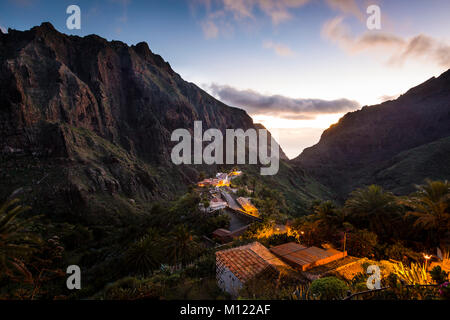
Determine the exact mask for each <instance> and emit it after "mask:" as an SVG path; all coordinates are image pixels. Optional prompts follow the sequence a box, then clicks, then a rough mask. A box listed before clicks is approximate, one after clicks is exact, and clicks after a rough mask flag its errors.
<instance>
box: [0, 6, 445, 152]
mask: <svg viewBox="0 0 450 320" xmlns="http://www.w3.org/2000/svg"><path fill="white" fill-rule="evenodd" d="M402 3H405V2H404V1H397V2H396V3H395V4H394V3H389V2H386V1H379V0H377V1H370V2H368V1H365V0H361V1H352V0H349V1H348V0H347V1H340V0H300V1H278V2H277V1H266V2H262V1H261V2H260V1H248V0H239V1H234V2H233V1H231V2H230V1H228V0H184V1H174V0H171V1H152V2H151V3H143V2H139V1H131V0H106V1H95V2H92V3H91V2H87V1H77V3H76V4H77V5H78V6H79V7H80V8H81V12H82V24H81V29H80V30H69V29H67V27H66V19H67V17H68V14H66V8H67V6H68V5H70V4H72V3H71V2H70V1H60V2H58V4H56V5H55V4H50V3H47V2H42V1H36V0H9V1H6V2H4V3H2V4H0V28H2V29H7V28H12V29H16V30H28V29H30V28H32V27H33V26H36V25H40V24H41V23H42V22H43V21H49V22H50V23H51V24H52V25H54V26H55V28H56V29H57V30H58V31H60V32H62V33H65V34H71V35H78V36H86V35H89V34H96V35H99V36H101V37H103V38H105V39H107V40H109V41H112V40H119V41H122V42H124V43H127V44H128V45H135V44H137V43H139V42H142V41H145V42H147V43H148V44H149V47H150V48H151V49H152V51H153V52H155V53H157V54H160V55H161V56H162V57H163V58H164V60H166V61H168V62H169V63H170V64H171V66H172V68H173V69H174V70H175V71H176V72H177V73H179V74H180V75H181V77H182V78H183V79H185V80H187V81H190V82H193V83H195V84H196V85H197V86H199V87H200V88H202V89H203V90H205V91H206V92H208V93H209V94H211V95H212V96H214V97H215V98H217V99H218V100H220V101H222V102H224V103H226V104H227V105H229V106H232V107H237V108H240V109H243V110H245V111H247V113H248V114H249V115H250V116H251V117H252V119H253V120H254V122H255V123H261V124H263V125H264V126H265V127H266V128H267V129H269V130H270V131H271V132H273V133H274V132H276V133H277V134H276V135H277V136H278V139H279V143H280V146H281V147H282V149H283V151H284V152H285V153H286V155H287V156H288V157H289V158H290V159H292V158H295V157H297V156H298V155H299V154H301V152H302V151H303V150H304V149H305V148H307V147H311V146H313V145H315V144H316V143H317V142H318V141H319V139H320V137H321V135H322V133H323V132H324V131H325V130H326V129H328V128H329V127H330V126H331V125H332V124H335V123H337V122H338V120H339V119H340V118H341V117H342V116H344V115H345V114H346V113H347V112H352V111H356V110H359V109H361V107H362V106H366V105H367V106H369V105H376V104H379V103H382V102H384V101H386V100H391V99H395V98H396V97H398V96H399V95H400V94H403V93H405V92H406V91H407V90H409V89H410V88H412V87H415V86H417V85H419V84H421V83H423V82H425V81H426V80H428V79H430V78H432V77H437V76H439V75H440V74H442V73H443V72H445V71H446V70H447V69H449V67H450V49H449V48H450V46H449V43H450V41H449V40H450V39H449V38H448V36H447V35H446V34H445V30H446V29H448V28H444V26H449V24H450V23H449V21H448V19H446V16H445V14H443V12H444V11H445V8H446V7H448V8H449V9H450V4H448V3H447V4H444V7H442V3H441V1H437V0H435V1H429V2H427V4H424V3H421V2H420V1H408V2H407V5H404V4H402ZM369 4H370V5H372V4H376V5H378V6H379V7H380V9H381V30H368V28H367V26H366V20H367V18H368V17H369V16H370V15H369V14H366V8H367V7H368V5H369ZM438 4H439V5H440V7H438ZM437 8H439V10H436V9H437ZM162 30H163V31H162ZM180 47H181V48H186V49H185V50H180V49H179V48H180ZM261 66H264V68H261ZM342 75H345V81H342V78H343V77H342Z"/></svg>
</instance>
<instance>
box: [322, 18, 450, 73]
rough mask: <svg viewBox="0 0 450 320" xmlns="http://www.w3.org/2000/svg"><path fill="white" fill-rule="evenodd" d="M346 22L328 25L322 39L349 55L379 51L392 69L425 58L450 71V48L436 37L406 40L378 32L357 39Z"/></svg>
mask: <svg viewBox="0 0 450 320" xmlns="http://www.w3.org/2000/svg"><path fill="white" fill-rule="evenodd" d="M343 20H344V19H343V17H337V18H335V19H332V20H330V21H328V22H327V23H325V25H324V26H323V29H322V35H323V36H324V37H325V38H326V39H328V40H330V41H332V42H334V43H336V44H338V45H339V46H340V47H341V48H342V49H343V50H345V51H347V52H348V53H351V54H356V53H360V52H363V51H365V52H369V51H373V52H375V51H377V50H379V51H382V53H383V56H384V57H385V56H386V54H387V55H388V61H387V63H388V64H391V65H402V64H403V63H404V62H406V61H407V60H408V59H411V58H425V59H428V61H432V62H434V63H435V64H437V65H439V66H443V67H446V68H448V67H450V46H449V45H448V44H446V43H444V42H442V41H439V40H437V39H435V38H433V37H430V36H427V35H424V34H419V35H417V36H415V37H413V38H410V39H403V38H401V37H399V36H396V35H394V34H391V33H384V32H375V31H371V32H366V33H364V34H362V35H361V36H354V35H353V34H352V33H351V31H350V29H349V27H348V26H347V25H346V24H345V23H344V21H343Z"/></svg>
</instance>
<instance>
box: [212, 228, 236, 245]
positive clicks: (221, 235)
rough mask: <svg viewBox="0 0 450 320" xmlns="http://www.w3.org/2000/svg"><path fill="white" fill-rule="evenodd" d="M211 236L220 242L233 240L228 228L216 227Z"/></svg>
mask: <svg viewBox="0 0 450 320" xmlns="http://www.w3.org/2000/svg"><path fill="white" fill-rule="evenodd" d="M212 237H213V239H214V240H216V241H218V242H220V243H228V242H231V241H233V237H232V236H231V232H230V230H227V229H222V228H220V229H217V230H216V231H214V232H213V233H212Z"/></svg>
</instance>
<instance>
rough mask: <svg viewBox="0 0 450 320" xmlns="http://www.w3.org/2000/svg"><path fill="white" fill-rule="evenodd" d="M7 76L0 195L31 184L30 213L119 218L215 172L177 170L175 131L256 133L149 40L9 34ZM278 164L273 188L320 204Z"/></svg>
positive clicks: (299, 176) (2, 83)
mask: <svg viewBox="0 0 450 320" xmlns="http://www.w3.org/2000/svg"><path fill="white" fill-rule="evenodd" d="M0 70H1V73H0V136H1V137H2V138H1V139H0V162H1V163H2V166H1V167H2V168H4V169H3V170H1V171H0V177H2V179H1V180H2V182H3V183H0V197H2V198H5V197H7V196H8V195H9V194H10V193H11V192H12V191H14V190H15V189H19V188H24V189H25V190H29V191H28V192H25V193H24V196H25V197H26V199H25V200H27V202H28V203H29V204H30V205H32V206H33V208H36V210H44V211H52V212H54V214H55V216H57V217H59V218H61V219H67V218H68V216H70V217H77V216H79V215H81V216H83V219H85V220H86V221H89V223H104V222H105V221H107V223H119V222H120V221H123V222H124V221H127V219H128V216H129V213H130V212H145V211H147V210H149V207H150V206H151V205H152V203H154V202H155V201H158V200H161V199H171V198H172V199H173V198H175V197H176V196H179V195H180V194H181V193H183V192H186V191H187V190H188V185H190V184H192V183H193V182H195V181H196V179H197V178H198V176H199V171H203V170H204V171H206V172H210V173H212V172H215V171H217V170H218V166H189V165H182V166H175V165H173V164H172V162H171V160H170V153H171V148H172V147H173V146H174V145H175V143H174V142H172V141H171V140H170V137H171V133H172V132H173V130H175V129H178V128H186V129H188V130H189V131H191V133H192V131H193V124H194V121H197V120H198V121H202V123H203V128H204V129H207V128H218V129H220V130H222V131H224V130H226V129H229V128H230V129H231V128H232V129H237V128H240V129H244V130H247V129H249V128H260V125H259V124H254V123H253V120H252V119H251V117H250V116H249V115H248V114H247V113H246V112H245V111H244V110H241V109H238V108H233V107H229V106H227V105H226V104H224V103H222V102H220V101H218V100H216V99H215V98H214V97H212V96H211V95H209V94H208V93H206V92H205V91H203V90H202V89H200V88H199V87H197V86H196V85H195V84H192V83H189V82H186V81H184V80H183V79H182V78H181V76H180V75H178V74H177V73H176V72H175V71H173V70H172V68H171V66H170V64H169V63H167V62H166V61H164V59H163V58H162V57H161V56H159V55H156V54H154V53H153V52H152V51H151V50H150V48H149V46H148V44H147V43H144V42H140V43H138V44H136V45H134V46H128V45H127V44H125V43H123V42H119V41H107V40H106V39H103V38H101V37H99V36H97V35H89V36H86V37H83V38H81V37H78V36H69V35H65V34H63V33H60V32H58V31H57V30H56V29H55V28H54V27H53V26H52V25H51V24H50V23H43V24H41V26H38V27H34V28H32V29H30V30H27V31H17V30H12V29H9V31H8V33H7V34H1V35H0ZM280 157H281V159H282V160H281V162H282V163H281V166H280V167H281V170H282V171H283V172H282V173H281V175H280V178H279V179H278V177H275V178H273V179H270V180H271V182H272V183H273V184H274V187H279V188H281V189H283V190H284V191H285V192H288V193H290V194H291V199H292V201H294V202H296V201H299V199H300V198H301V199H302V200H301V201H307V200H308V199H310V197H318V195H317V194H318V193H320V191H317V190H318V189H321V187H320V186H319V187H318V189H317V185H316V184H314V182H312V183H313V184H314V191H312V192H304V193H303V191H296V190H293V189H292V185H297V186H301V187H303V188H304V190H305V191H307V189H308V187H307V185H306V184H307V183H309V182H307V179H306V178H305V175H304V172H303V170H302V169H301V168H295V169H293V168H291V167H290V166H289V165H288V164H287V162H286V163H285V160H287V158H286V157H285V155H284V153H283V152H282V151H281V153H280ZM284 159H285V160H284ZM282 177H289V179H284V178H282ZM277 179H278V180H277ZM5 181H7V182H5ZM316 191H317V192H316ZM67 204H70V207H69V208H67ZM67 212H69V214H68V213H67Z"/></svg>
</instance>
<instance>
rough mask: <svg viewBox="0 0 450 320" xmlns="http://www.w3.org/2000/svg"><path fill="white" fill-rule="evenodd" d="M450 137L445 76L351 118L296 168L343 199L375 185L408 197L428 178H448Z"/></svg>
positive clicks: (448, 78) (449, 87) (448, 77)
mask: <svg viewBox="0 0 450 320" xmlns="http://www.w3.org/2000/svg"><path fill="white" fill-rule="evenodd" d="M449 136H450V71H447V72H446V73H444V74H442V75H441V76H440V77H439V78H432V79H430V80H428V81H427V82H425V83H423V84H422V85H420V86H418V87H415V88H413V89H411V90H410V91H408V92H407V93H406V94H404V95H402V96H401V97H399V98H398V99H397V100H395V101H388V102H385V103H383V104H380V105H376V106H370V107H364V108H363V109H362V110H360V111H355V112H351V113H348V114H347V115H346V116H345V117H343V118H342V119H341V120H340V121H339V123H337V124H336V125H334V126H332V127H331V128H329V129H328V130H326V131H325V132H324V133H323V135H322V138H321V140H320V142H319V143H318V144H317V145H315V146H313V147H311V148H308V149H306V150H305V151H304V152H303V153H302V154H301V155H300V156H299V157H298V158H296V159H295V160H294V163H297V164H299V165H301V166H303V167H305V168H306V169H307V170H308V171H309V172H311V173H312V174H313V175H314V176H315V177H317V178H319V180H320V181H322V182H323V183H325V184H327V185H329V186H331V187H332V188H334V189H335V190H337V191H339V192H340V193H341V195H342V196H346V194H347V193H348V192H349V191H351V190H352V189H353V188H355V187H358V186H362V185H364V184H371V183H379V184H382V185H383V186H385V187H387V188H389V189H392V190H395V191H398V192H400V193H404V192H409V191H411V190H412V189H413V185H412V184H414V183H422V182H423V179H425V178H435V179H445V178H447V179H448V178H450V170H449V166H448V163H450V161H449V160H450V152H449V150H450V148H449V143H450V142H449V141H448V139H446V138H448V137H449ZM418 147H420V148H422V149H415V148H418ZM445 150H446V152H445Z"/></svg>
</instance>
